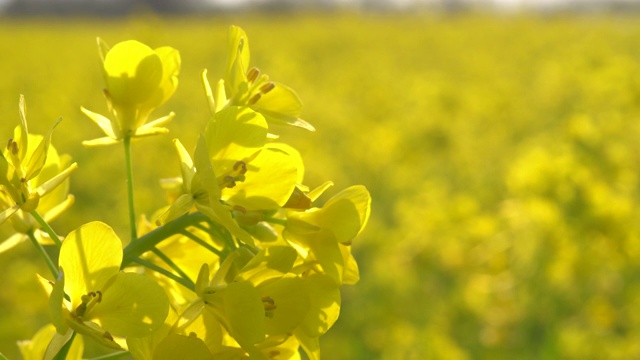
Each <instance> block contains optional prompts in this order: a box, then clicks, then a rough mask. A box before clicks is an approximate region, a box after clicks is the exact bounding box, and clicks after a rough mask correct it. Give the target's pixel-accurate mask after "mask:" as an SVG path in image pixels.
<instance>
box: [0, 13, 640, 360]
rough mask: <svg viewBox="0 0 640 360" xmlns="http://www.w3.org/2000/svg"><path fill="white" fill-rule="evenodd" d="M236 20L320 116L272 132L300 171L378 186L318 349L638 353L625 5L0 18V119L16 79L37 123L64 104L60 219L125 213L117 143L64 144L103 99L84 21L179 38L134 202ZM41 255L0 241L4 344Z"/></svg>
mask: <svg viewBox="0 0 640 360" xmlns="http://www.w3.org/2000/svg"><path fill="white" fill-rule="evenodd" d="M231 24H237V25H240V26H242V27H243V28H245V29H246V30H247V32H248V33H250V34H252V41H253V42H252V56H253V57H252V59H256V62H258V63H260V64H261V67H262V68H264V69H269V73H270V75H271V76H272V77H273V78H277V79H282V81H284V82H286V83H287V84H289V85H291V86H292V87H294V88H295V89H296V90H297V92H298V94H299V95H300V97H301V98H302V100H303V102H304V103H305V108H304V112H303V118H304V119H306V120H309V121H310V122H312V123H313V124H314V126H315V127H316V129H317V131H316V133H314V134H306V133H305V134H304V136H300V130H298V129H288V128H286V129H285V128H283V129H282V130H281V131H280V134H282V136H283V137H285V138H286V139H287V141H290V142H291V143H292V144H293V145H294V146H296V147H297V148H298V149H300V151H301V154H302V156H303V158H304V157H305V156H313V157H314V159H315V161H314V162H313V163H312V164H311V165H310V166H309V167H308V168H307V169H306V170H307V179H306V183H308V184H309V185H310V186H311V187H314V186H317V185H320V184H322V183H323V182H324V181H325V180H327V179H332V180H333V181H334V182H335V183H336V185H337V188H342V187H345V186H347V185H348V184H353V183H359V184H364V185H366V187H367V188H368V189H369V190H370V192H371V196H372V198H373V204H372V213H371V219H370V222H369V226H368V228H367V229H366V230H365V231H364V232H363V233H362V234H361V235H360V236H359V237H358V238H357V239H356V242H354V244H353V251H354V254H355V257H356V258H357V259H358V262H359V264H360V273H361V281H360V283H359V284H358V285H356V286H353V287H346V288H345V289H344V292H343V294H344V299H343V302H342V313H341V316H340V319H339V321H338V322H337V323H336V325H335V326H334V328H332V329H331V330H330V331H329V332H328V333H327V335H325V336H324V337H323V340H322V342H321V345H322V351H323V357H324V358H325V359H338V360H339V359H389V360H391V359H559V358H562V359H602V358H608V359H632V358H640V307H639V306H638V300H639V299H640V221H639V220H640V207H639V206H638V204H639V203H640V145H639V144H640V142H639V141H638V138H640V45H639V44H640V22H639V21H638V18H637V16H631V15H628V16H613V15H611V16H606V15H584V16H569V15H555V16H547V17H542V16H504V15H502V16H501V15H481V14H470V15H455V16H454V15H452V16H444V15H433V14H431V15H429V14H423V15H409V14H390V15H389V14H387V15H383V14H320V15H313V14H291V13H283V14H275V13H274V14H270V15H256V14H254V15H246V14H232V15H226V16H215V17H193V18H181V17H176V18H160V17H155V16H151V15H140V16H135V17H134V16H132V17H130V18H125V19H109V20H95V19H66V18H65V19H2V21H1V22H0V54H3V56H2V57H1V58H0V73H1V74H2V80H0V94H2V96H1V97H0V114H2V119H3V120H2V121H0V133H1V134H4V135H3V136H6V135H7V134H9V133H10V131H11V129H12V128H13V127H14V126H15V124H16V123H17V121H18V120H17V119H18V113H17V108H16V104H17V100H18V96H19V94H24V95H25V96H26V98H27V99H28V102H29V118H30V120H29V121H30V127H31V128H32V129H33V130H34V131H36V132H40V133H43V132H45V131H46V130H47V129H48V126H49V125H50V124H51V123H52V122H53V121H54V120H55V119H57V118H58V117H60V116H62V117H63V121H62V123H61V124H60V125H59V126H58V128H57V130H56V133H55V134H54V142H55V144H56V148H57V149H58V151H60V152H61V153H72V154H74V160H75V161H77V162H78V165H79V168H78V170H77V171H76V173H77V174H76V175H77V176H75V177H74V179H72V183H71V193H73V194H74V195H75V196H76V198H77V199H78V200H77V201H76V204H75V205H74V206H73V207H72V208H71V210H70V211H69V212H68V213H66V214H65V215H63V217H62V219H61V220H58V221H57V222H56V223H55V225H56V226H57V229H58V232H60V233H65V232H68V231H71V230H72V229H74V228H76V227H78V226H79V225H80V224H83V223H86V222H89V221H93V220H100V221H104V222H106V223H108V224H110V225H112V226H113V227H114V229H115V230H116V232H118V233H119V234H125V233H126V231H127V230H126V229H127V215H126V206H127V205H126V193H125V191H126V188H125V186H124V182H125V174H124V173H119V172H111V170H109V172H106V171H105V169H120V167H119V166H118V165H117V164H118V163H119V162H121V161H122V158H121V157H122V155H121V154H120V152H119V151H113V150H112V149H110V148H89V149H84V148H82V145H80V142H81V141H82V140H87V139H91V138H94V137H96V136H98V135H99V133H98V132H97V130H96V128H95V127H94V126H93V124H91V123H90V121H88V120H87V119H86V118H85V117H84V116H83V115H82V114H81V112H80V106H81V105H83V106H85V107H87V108H91V109H96V111H105V110H106V109H105V108H106V107H105V105H104V100H103V97H102V94H101V93H100V92H99V91H98V90H97V89H99V86H102V85H101V84H102V79H101V77H100V73H99V71H98V68H99V59H98V57H97V55H96V42H95V38H96V36H100V37H101V38H103V39H105V41H107V42H108V43H116V42H118V41H122V40H126V39H130V38H132V39H136V40H139V41H142V42H144V43H146V44H149V45H151V46H161V45H170V46H172V47H174V48H176V49H179V50H180V52H181V55H182V58H183V63H182V70H181V74H180V85H179V87H178V90H177V91H176V93H175V95H174V96H173V98H172V99H171V100H170V101H169V102H168V103H167V104H165V105H164V106H163V107H162V109H160V111H159V112H160V113H163V112H168V111H174V112H176V114H177V115H176V118H175V120H174V121H173V122H172V123H171V124H170V125H169V128H170V130H171V133H170V134H169V135H165V136H160V137H154V138H151V139H149V140H147V141H145V142H140V143H134V144H133V147H134V159H133V162H134V164H135V166H136V169H140V170H136V186H137V188H136V191H137V193H136V196H137V198H138V201H139V203H140V204H144V206H142V207H141V208H139V209H138V211H139V212H140V213H146V214H147V215H151V214H150V213H151V212H152V211H154V210H155V209H157V208H158V207H160V206H162V205H163V204H164V203H165V199H164V195H163V191H162V189H161V187H160V184H159V183H158V179H159V178H161V177H170V176H177V175H178V173H177V170H178V167H177V159H176V157H175V155H174V151H173V148H172V147H171V145H170V144H171V139H172V138H174V137H178V138H180V139H181V141H182V142H183V143H184V144H185V147H187V148H193V147H194V146H195V142H196V139H197V134H196V133H195V132H194V131H193V129H195V128H197V129H201V128H203V125H204V124H205V123H206V121H207V118H208V113H207V112H206V109H207V107H206V99H205V98H204V96H203V95H202V90H201V85H200V78H199V74H200V71H201V70H202V69H203V68H205V67H206V68H208V69H209V72H210V73H221V72H223V71H224V66H225V61H226V58H225V54H224V53H223V52H224V46H218V45H216V44H224V43H225V41H226V29H227V28H228V26H229V25H231ZM98 84H99V85H98ZM194 109H196V110H194ZM200 109H201V110H200ZM159 159H166V160H159ZM142 176H145V177H144V178H143V177H142ZM103 193H110V194H117V195H118V196H109V197H104V198H103V197H101V194H103ZM334 193H335V192H331V191H328V193H327V195H325V196H330V195H333V194H334ZM113 199H120V200H119V201H118V200H113ZM1 230H2V236H8V235H10V233H9V228H8V226H6V225H5V227H4V228H3V229H1ZM122 238H126V236H123V237H122ZM46 271H47V270H46V267H45V265H44V264H43V263H42V261H41V260H40V259H39V258H38V257H37V255H36V254H35V252H34V251H33V249H32V248H31V247H30V245H29V244H27V243H25V244H22V245H21V246H20V247H18V248H16V249H13V250H12V251H11V252H8V253H3V254H0V272H1V273H2V279H3V281H4V284H3V290H2V291H0V309H1V310H0V314H1V315H0V352H2V353H3V354H5V355H7V356H8V357H9V358H10V359H14V358H18V357H19V355H18V348H17V346H16V345H15V343H16V341H17V340H19V339H28V338H31V337H32V336H33V333H34V332H35V331H36V330H37V329H38V328H40V327H41V326H42V325H44V324H46V323H47V322H48V321H49V320H48V315H47V310H46V309H47V296H46V295H45V294H44V292H41V291H40V289H39V288H38V285H37V281H36V279H35V276H34V273H36V272H39V273H41V274H42V273H45V272H46Z"/></svg>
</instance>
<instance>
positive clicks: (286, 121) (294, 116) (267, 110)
mask: <svg viewBox="0 0 640 360" xmlns="http://www.w3.org/2000/svg"><path fill="white" fill-rule="evenodd" d="M274 84H275V87H274V88H273V89H271V91H269V92H268V93H266V94H262V96H261V97H260V99H259V100H258V101H257V102H256V103H255V104H253V105H251V108H252V109H254V110H255V111H257V112H259V113H261V114H262V115H264V117H265V118H266V119H267V121H269V122H274V123H276V124H281V125H293V126H297V127H300V128H303V129H306V130H309V131H315V130H316V129H315V128H314V127H313V125H311V124H309V123H308V122H306V121H304V120H302V119H300V118H299V116H300V114H301V113H302V101H300V98H299V97H298V94H296V92H295V91H293V89H291V88H290V87H288V86H286V85H283V84H280V83H274Z"/></svg>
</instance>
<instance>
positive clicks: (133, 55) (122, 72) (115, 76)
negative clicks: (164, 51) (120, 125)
mask: <svg viewBox="0 0 640 360" xmlns="http://www.w3.org/2000/svg"><path fill="white" fill-rule="evenodd" d="M104 72H105V75H106V77H107V90H108V92H109V96H110V97H111V99H112V101H113V103H114V104H120V105H124V106H129V105H135V104H140V103H143V102H145V101H147V100H148V99H149V98H150V97H151V96H153V95H154V93H155V91H156V90H157V88H158V86H159V85H160V81H161V80H162V60H161V59H160V56H158V54H156V52H155V51H153V50H152V49H151V48H150V47H148V46H147V45H145V44H142V43H140V42H138V41H135V40H128V41H123V42H120V43H118V44H116V45H114V46H113V47H112V48H111V50H109V52H108V53H107V55H106V56H105V59H104Z"/></svg>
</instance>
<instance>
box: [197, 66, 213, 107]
mask: <svg viewBox="0 0 640 360" xmlns="http://www.w3.org/2000/svg"><path fill="white" fill-rule="evenodd" d="M200 80H201V81H202V87H203V88H204V95H205V96H206V98H207V104H209V113H210V114H211V116H213V115H215V114H216V100H215V98H214V96H213V91H212V90H211V84H209V80H208V79H207V69H204V70H202V72H201V73H200Z"/></svg>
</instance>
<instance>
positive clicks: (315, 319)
mask: <svg viewBox="0 0 640 360" xmlns="http://www.w3.org/2000/svg"><path fill="white" fill-rule="evenodd" d="M304 285H305V288H306V291H307V293H308V294H309V299H310V300H311V304H310V308H311V309H310V311H309V312H308V313H307V316H306V317H305V319H304V322H303V323H302V326H301V328H302V330H303V331H304V332H305V333H306V334H307V335H308V336H310V337H318V336H320V335H322V334H324V333H325V332H327V330H329V328H331V326H333V324H334V323H335V322H336V320H338V316H339V315H340V302H341V298H340V288H339V287H338V284H337V283H336V282H335V281H334V279H332V278H331V277H329V276H327V275H325V274H313V275H310V276H308V277H306V278H305V279H304Z"/></svg>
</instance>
